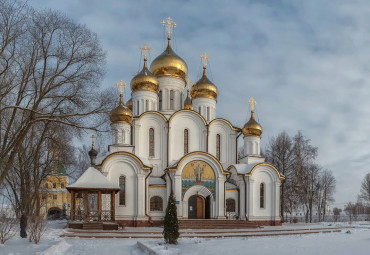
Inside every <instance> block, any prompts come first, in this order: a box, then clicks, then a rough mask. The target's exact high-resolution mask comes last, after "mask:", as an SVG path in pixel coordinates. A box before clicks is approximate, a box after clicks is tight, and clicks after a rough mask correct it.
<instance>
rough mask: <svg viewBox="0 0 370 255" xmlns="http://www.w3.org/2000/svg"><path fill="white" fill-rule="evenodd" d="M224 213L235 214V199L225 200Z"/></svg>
mask: <svg viewBox="0 0 370 255" xmlns="http://www.w3.org/2000/svg"><path fill="white" fill-rule="evenodd" d="M226 212H235V199H232V198H228V199H226Z"/></svg>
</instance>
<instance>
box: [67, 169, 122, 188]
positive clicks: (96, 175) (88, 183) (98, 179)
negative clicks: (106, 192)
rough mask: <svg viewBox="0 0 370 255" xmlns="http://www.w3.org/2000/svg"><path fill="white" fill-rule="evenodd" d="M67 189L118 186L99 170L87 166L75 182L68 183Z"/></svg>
mask: <svg viewBox="0 0 370 255" xmlns="http://www.w3.org/2000/svg"><path fill="white" fill-rule="evenodd" d="M67 189H110V190H119V186H118V185H116V184H113V183H111V182H110V181H109V180H108V179H107V177H105V176H104V175H103V174H102V173H101V172H100V171H99V170H97V169H95V168H94V167H89V168H88V169H87V170H86V171H85V172H84V173H83V174H82V175H81V176H80V178H78V180H77V181H76V182H75V183H73V184H71V185H68V186H67Z"/></svg>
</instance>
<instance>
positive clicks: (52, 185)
mask: <svg viewBox="0 0 370 255" xmlns="http://www.w3.org/2000/svg"><path fill="white" fill-rule="evenodd" d="M68 180H69V178H68V175H67V172H66V169H65V168H64V167H63V166H62V165H61V164H60V163H59V161H58V160H54V161H53V163H52V167H51V171H50V173H49V174H48V175H47V176H46V177H45V178H44V179H43V180H42V183H41V192H40V193H41V214H42V215H43V217H44V218H45V219H63V218H67V217H68V215H69V210H70V204H71V196H70V193H69V192H68V191H67V189H66V187H67V185H68Z"/></svg>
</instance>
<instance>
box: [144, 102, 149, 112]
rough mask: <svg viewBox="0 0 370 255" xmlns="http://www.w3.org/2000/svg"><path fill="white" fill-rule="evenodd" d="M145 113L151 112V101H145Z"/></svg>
mask: <svg viewBox="0 0 370 255" xmlns="http://www.w3.org/2000/svg"><path fill="white" fill-rule="evenodd" d="M145 111H149V100H148V99H147V100H145Z"/></svg>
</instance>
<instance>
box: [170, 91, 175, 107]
mask: <svg viewBox="0 0 370 255" xmlns="http://www.w3.org/2000/svg"><path fill="white" fill-rule="evenodd" d="M174 99H175V92H174V91H173V90H171V91H170V110H174V109H175V100H174Z"/></svg>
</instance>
